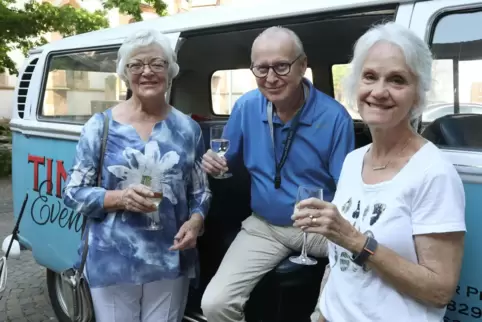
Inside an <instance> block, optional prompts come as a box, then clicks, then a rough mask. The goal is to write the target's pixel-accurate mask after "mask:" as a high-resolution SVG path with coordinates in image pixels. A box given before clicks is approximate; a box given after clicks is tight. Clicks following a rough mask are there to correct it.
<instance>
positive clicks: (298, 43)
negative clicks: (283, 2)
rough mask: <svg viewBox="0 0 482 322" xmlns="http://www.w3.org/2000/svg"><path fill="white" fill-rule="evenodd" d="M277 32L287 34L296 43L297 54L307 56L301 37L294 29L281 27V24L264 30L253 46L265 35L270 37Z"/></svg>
mask: <svg viewBox="0 0 482 322" xmlns="http://www.w3.org/2000/svg"><path fill="white" fill-rule="evenodd" d="M275 34H285V35H287V36H288V37H290V38H291V39H292V40H293V43H294V45H295V51H296V56H298V55H303V56H305V49H304V48H303V43H302V42H301V39H300V37H298V35H297V34H296V33H295V32H294V31H293V30H291V29H288V28H285V27H281V26H273V27H269V28H267V29H265V30H263V31H262V32H261V33H260V34H259V35H258V37H256V39H255V40H254V41H253V46H254V44H255V43H256V41H257V40H258V39H260V38H263V37H268V38H269V37H270V36H273V35H275ZM252 51H253V48H252V47H251V52H252Z"/></svg>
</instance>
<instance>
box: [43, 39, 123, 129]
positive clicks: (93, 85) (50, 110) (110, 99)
mask: <svg viewBox="0 0 482 322" xmlns="http://www.w3.org/2000/svg"><path fill="white" fill-rule="evenodd" d="M116 59H117V48H115V49H103V50H90V51H82V52H75V53H67V54H65V53H63V54H54V55H52V56H51V57H50V58H49V60H48V72H47V74H46V76H45V77H46V79H45V80H44V96H43V99H42V100H41V106H40V108H39V115H38V118H39V119H40V120H43V121H55V122H66V123H76V124H84V123H85V122H86V121H87V120H88V119H89V118H90V117H91V116H92V115H93V114H94V113H97V112H102V111H104V110H106V109H108V108H110V107H112V106H114V105H116V104H117V103H118V102H119V101H121V100H123V99H125V95H126V92H127V88H126V86H125V84H124V82H122V81H121V80H120V78H119V77H118V76H117V74H116Z"/></svg>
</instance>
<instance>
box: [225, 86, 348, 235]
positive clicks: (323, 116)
mask: <svg viewBox="0 0 482 322" xmlns="http://www.w3.org/2000/svg"><path fill="white" fill-rule="evenodd" d="M303 81H304V82H305V84H306V85H308V86H309V89H310V93H309V96H308V99H307V101H306V103H305V106H304V108H303V110H302V112H301V115H300V119H299V126H298V129H297V131H296V134H295V136H294V139H293V143H292V145H291V149H290V150H289V153H288V157H287V159H286V162H285V164H284V166H283V168H282V169H281V187H280V188H279V189H276V188H275V185H274V178H275V173H276V164H275V156H274V150H273V143H272V141H271V134H270V128H269V124H268V117H267V104H268V101H267V99H266V98H265V97H264V96H263V94H261V92H260V91H259V90H258V89H256V90H253V91H250V92H248V93H246V94H244V95H243V96H241V97H240V98H239V99H238V100H237V101H236V103H235V105H234V107H233V110H232V112H231V116H230V118H229V120H228V123H227V124H226V128H225V131H224V137H225V138H227V139H229V140H230V146H229V150H228V152H227V153H226V154H225V157H226V159H227V161H228V167H229V166H231V167H232V166H234V163H237V162H243V163H244V165H245V166H246V168H247V170H248V172H249V173H250V175H251V209H252V210H253V212H254V213H256V214H257V215H258V216H261V217H263V218H264V219H266V220H267V221H268V222H269V223H271V224H273V225H279V226H288V225H292V224H293V221H292V220H291V215H292V214H293V209H294V204H295V201H296V195H297V192H298V187H299V186H301V185H304V186H314V187H320V188H322V189H323V199H324V200H327V201H331V200H332V199H333V196H334V193H335V189H336V184H337V182H338V178H339V176H340V171H341V167H342V165H343V161H344V160H345V156H346V155H347V154H348V153H349V152H351V151H352V150H353V149H354V144H355V135H354V128H353V120H352V118H351V116H350V115H349V114H348V112H347V111H346V109H345V108H344V107H343V106H342V105H341V104H340V103H338V102H337V101H336V100H334V99H333V98H332V97H330V96H328V95H326V94H324V93H322V92H320V91H318V90H317V89H316V88H314V87H313V84H312V83H311V82H310V81H308V80H307V79H304V80H303ZM290 126H291V121H289V122H288V123H286V124H284V123H283V122H282V121H281V120H280V119H279V117H278V116H277V115H276V113H274V114H273V127H274V129H273V130H274V137H275V140H274V145H275V147H276V157H277V160H276V163H278V162H279V159H280V158H281V155H282V153H283V146H284V144H283V143H284V142H283V141H284V140H285V139H286V137H287V134H288V130H289V129H290Z"/></svg>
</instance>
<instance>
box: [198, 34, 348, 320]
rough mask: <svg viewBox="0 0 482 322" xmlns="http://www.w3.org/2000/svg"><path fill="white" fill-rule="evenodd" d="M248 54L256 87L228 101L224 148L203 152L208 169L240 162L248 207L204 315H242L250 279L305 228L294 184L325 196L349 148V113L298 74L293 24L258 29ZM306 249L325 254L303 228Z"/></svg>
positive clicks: (302, 60)
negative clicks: (296, 213)
mask: <svg viewBox="0 0 482 322" xmlns="http://www.w3.org/2000/svg"><path fill="white" fill-rule="evenodd" d="M251 61H252V65H251V71H252V72H253V74H254V76H255V77H256V83H257V85H258V89H256V90H253V91H251V92H248V93H246V94H244V95H243V96H242V97H240V98H239V99H238V100H237V101H236V104H235V105H234V108H233V110H232V113H231V116H230V118H229V121H228V123H227V125H226V128H225V133H224V137H225V138H226V139H229V141H230V147H229V150H228V152H227V153H226V154H225V155H224V157H219V156H217V155H216V154H215V153H214V152H213V151H211V150H209V151H208V152H207V153H206V154H205V155H204V157H203V168H204V170H205V171H206V172H207V173H209V174H210V175H217V174H219V173H221V172H226V171H228V169H229V167H230V166H231V167H233V164H234V163H236V162H243V163H244V165H245V166H246V168H247V169H248V171H249V173H250V175H251V209H252V210H253V214H252V215H251V216H250V217H248V219H246V220H245V221H244V222H243V224H242V228H241V231H240V232H239V233H238V235H237V236H236V238H235V240H234V241H233V243H232V244H231V246H230V247H229V250H228V251H227V253H226V255H225V256H224V259H223V261H222V263H221V265H220V267H219V269H218V271H217V273H216V275H215V276H214V277H213V278H212V280H211V282H210V284H209V285H208V287H207V288H206V291H205V293H204V296H203V299H202V303H201V307H202V309H203V312H204V315H205V316H206V318H207V320H208V321H209V322H244V321H245V320H244V314H243V307H244V304H245V302H246V301H247V299H248V298H249V294H250V293H251V291H252V290H253V288H254V286H255V285H256V283H258V282H259V281H260V279H261V278H262V277H263V276H264V275H265V274H266V273H268V272H269V271H270V270H272V269H273V268H275V267H276V266H277V265H278V264H279V263H280V262H281V261H282V260H283V259H285V258H286V257H287V256H289V255H290V254H291V253H292V252H293V251H300V250H301V247H302V243H303V233H302V231H301V230H300V229H297V228H294V227H293V226H292V224H293V221H292V219H291V216H292V214H293V209H294V203H295V200H296V195H297V191H298V187H299V186H312V187H319V188H322V189H323V193H324V199H325V200H328V201H331V200H332V198H333V195H334V192H335V188H336V183H337V181H338V177H339V175H340V170H341V167H342V164H343V161H344V159H345V156H346V155H347V154H348V153H349V152H351V151H352V150H353V149H354V129H353V121H352V119H351V117H350V115H349V114H348V112H347V111H346V110H345V108H344V107H343V106H342V105H341V104H339V103H338V102H337V101H335V100H334V99H333V98H331V97H330V96H328V95H326V94H323V93H322V92H320V91H318V90H317V89H316V88H314V87H313V84H312V83H311V82H310V81H309V80H308V79H306V78H304V74H305V71H306V68H307V57H306V55H305V53H304V49H303V44H302V43H301V41H300V39H299V38H298V36H297V35H296V34H295V33H294V32H293V31H291V30H289V29H286V28H282V27H271V28H268V29H266V30H265V31H263V32H262V33H261V34H260V35H259V36H258V37H257V38H256V39H255V41H254V43H253V46H252V49H251ZM226 219H227V220H228V219H229V214H226ZM307 249H308V254H311V255H313V256H315V257H326V256H327V247H326V239H325V238H324V237H322V236H321V235H316V234H308V238H307Z"/></svg>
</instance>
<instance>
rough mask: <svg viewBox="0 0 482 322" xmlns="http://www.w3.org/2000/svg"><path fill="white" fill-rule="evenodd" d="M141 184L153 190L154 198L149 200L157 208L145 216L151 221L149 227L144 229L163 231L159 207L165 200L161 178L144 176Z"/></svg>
mask: <svg viewBox="0 0 482 322" xmlns="http://www.w3.org/2000/svg"><path fill="white" fill-rule="evenodd" d="M141 183H142V184H143V185H145V186H146V187H148V188H149V189H151V191H152V192H153V193H154V197H151V198H148V199H149V200H150V201H152V203H154V204H155V205H156V207H157V210H156V211H153V212H150V213H147V214H145V215H146V217H147V218H148V220H149V225H148V226H147V227H145V228H144V229H145V230H160V229H162V226H161V225H160V216H159V205H160V204H161V202H162V198H163V193H162V182H161V176H159V175H143V176H142V180H141Z"/></svg>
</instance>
